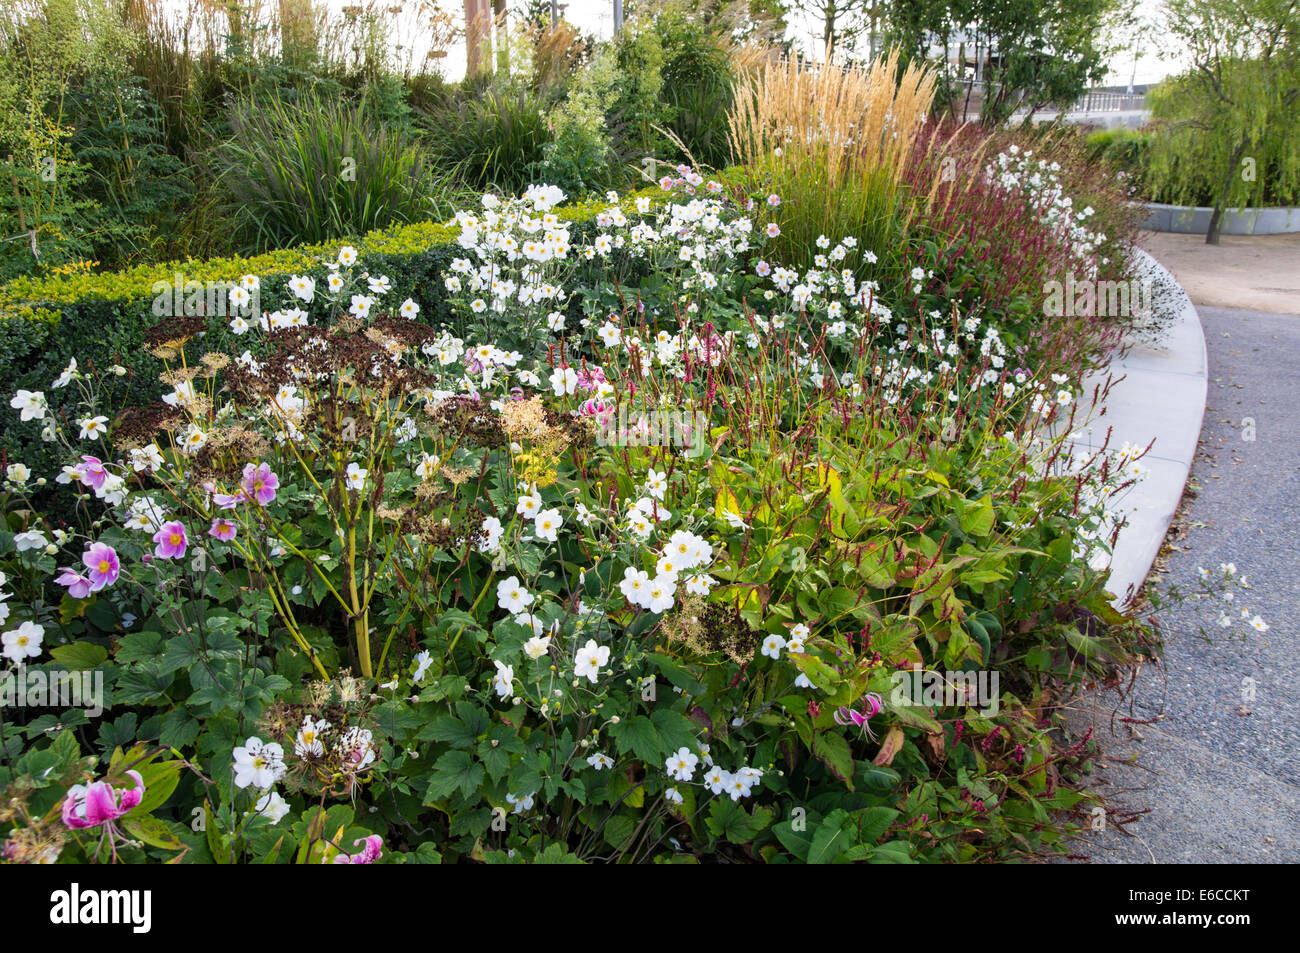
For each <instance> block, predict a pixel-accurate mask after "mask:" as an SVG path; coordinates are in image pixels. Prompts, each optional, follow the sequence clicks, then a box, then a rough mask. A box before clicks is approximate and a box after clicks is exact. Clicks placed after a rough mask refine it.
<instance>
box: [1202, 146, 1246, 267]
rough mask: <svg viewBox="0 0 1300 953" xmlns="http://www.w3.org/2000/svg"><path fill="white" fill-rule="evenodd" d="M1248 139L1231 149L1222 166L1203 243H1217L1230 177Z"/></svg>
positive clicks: (1243, 152)
mask: <svg viewBox="0 0 1300 953" xmlns="http://www.w3.org/2000/svg"><path fill="white" fill-rule="evenodd" d="M1247 145H1248V140H1245V139H1243V140H1242V141H1241V142H1240V144H1238V146H1237V148H1235V149H1233V150H1232V159H1231V161H1229V162H1228V164H1227V165H1226V166H1225V167H1224V170H1223V178H1221V179H1220V180H1219V187H1218V189H1217V190H1215V193H1214V212H1213V213H1211V215H1210V227H1209V228H1207V229H1206V230H1205V244H1207V245H1217V244H1219V229H1220V228H1221V227H1222V226H1223V213H1224V210H1225V209H1226V207H1227V205H1228V193H1229V192H1230V191H1231V190H1232V177H1233V176H1234V175H1236V174H1237V172H1238V170H1240V168H1241V157H1242V156H1244V155H1245V154H1246V148H1247Z"/></svg>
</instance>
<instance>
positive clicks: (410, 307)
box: [397, 298, 420, 320]
mask: <svg viewBox="0 0 1300 953" xmlns="http://www.w3.org/2000/svg"><path fill="white" fill-rule="evenodd" d="M397 310H398V312H399V313H400V314H401V316H402V317H404V318H406V319H407V320H413V319H414V318H415V316H416V315H417V314H419V313H420V306H419V305H418V304H416V303H415V302H414V301H412V300H411V299H410V298H407V299H406V300H405V301H403V302H402V306H401V307H400V308H398V309H397Z"/></svg>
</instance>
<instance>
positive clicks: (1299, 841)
mask: <svg viewBox="0 0 1300 953" xmlns="http://www.w3.org/2000/svg"><path fill="white" fill-rule="evenodd" d="M1197 310H1198V312H1199V314H1200V317H1201V321H1202V324H1203V326H1204V329H1205V338H1206V347H1207V350H1208V353H1209V391H1208V398H1207V407H1206V413H1205V420H1204V424H1203V427H1202V431H1201V441H1200V447H1199V449H1198V452H1197V455H1196V459H1195V462H1194V464H1193V468H1192V475H1191V479H1190V481H1189V488H1190V489H1191V490H1192V491H1193V492H1194V493H1195V496H1194V498H1192V499H1191V500H1190V505H1189V506H1188V507H1187V509H1186V512H1185V514H1184V525H1185V526H1186V527H1187V528H1188V531H1187V534H1186V536H1185V538H1183V539H1181V540H1180V541H1179V542H1178V543H1177V546H1178V547H1179V549H1177V550H1175V551H1174V552H1173V553H1172V555H1171V557H1170V558H1169V559H1168V560H1167V563H1166V566H1165V568H1166V570H1167V572H1166V573H1164V574H1160V575H1158V576H1157V577H1156V580H1158V584H1159V585H1160V587H1161V588H1163V589H1167V588H1168V587H1169V586H1170V585H1173V586H1178V587H1181V588H1183V589H1185V590H1192V589H1195V588H1196V578H1197V568H1198V567H1201V566H1204V567H1206V568H1207V569H1210V570H1211V571H1212V572H1217V570H1218V567H1219V564H1220V563H1228V562H1231V563H1234V564H1235V565H1236V567H1237V569H1238V570H1239V572H1241V573H1244V574H1245V575H1246V577H1247V578H1248V580H1249V582H1250V586H1251V588H1249V589H1242V588H1238V589H1237V590H1236V591H1235V593H1234V599H1233V600H1232V602H1231V603H1226V602H1218V601H1205V600H1199V601H1190V602H1186V603H1184V604H1182V605H1178V606H1167V607H1166V608H1165V609H1164V610H1162V612H1161V621H1162V624H1163V631H1164V638H1165V650H1164V665H1163V666H1162V667H1158V666H1147V667H1146V668H1145V669H1144V670H1143V671H1142V672H1141V673H1140V674H1139V676H1138V678H1137V681H1136V684H1135V685H1134V686H1133V687H1132V690H1131V694H1130V696H1129V698H1128V699H1127V700H1125V701H1123V702H1122V703H1121V702H1120V700H1118V699H1117V698H1115V697H1108V696H1101V697H1092V698H1087V699H1084V700H1082V701H1081V702H1080V708H1079V710H1078V711H1076V712H1075V713H1074V716H1073V717H1072V719H1071V727H1072V729H1073V730H1074V731H1075V732H1076V733H1077V732H1078V731H1080V730H1082V729H1083V728H1086V727H1087V726H1089V725H1093V726H1094V727H1095V729H1096V731H1097V736H1098V738H1099V741H1100V742H1101V744H1102V748H1103V751H1104V757H1103V758H1102V759H1100V760H1099V763H1098V768H1097V770H1096V771H1095V773H1094V775H1093V777H1092V779H1091V780H1090V782H1089V783H1090V786H1091V787H1092V788H1093V789H1094V790H1096V791H1097V792H1098V793H1100V794H1102V795H1103V796H1105V797H1106V799H1107V801H1108V804H1109V805H1110V807H1111V809H1112V813H1111V814H1109V815H1108V817H1107V820H1108V821H1109V822H1110V823H1108V824H1107V827H1106V829H1105V830H1104V831H1099V832H1090V833H1089V834H1088V835H1087V836H1085V837H1084V838H1081V840H1080V841H1079V842H1078V843H1076V845H1075V847H1074V850H1075V851H1076V852H1077V853H1080V854H1085V855H1087V856H1088V857H1089V858H1090V859H1091V860H1092V861H1093V862H1110V863H1152V862H1158V863H1187V862H1202V863H1240V862H1255V863H1260V862H1275V863H1300V640H1298V639H1297V635H1296V633H1297V631H1298V628H1297V624H1298V623H1300V566H1298V564H1300V315H1286V314H1266V313H1262V312H1258V311H1239V310H1229V309H1220V308H1208V307H1200V308H1198V309H1197ZM1252 426H1253V430H1252V429H1251V428H1252ZM1251 437H1253V439H1248V438H1251ZM1220 606H1226V607H1227V608H1228V611H1229V612H1230V613H1231V615H1232V616H1233V617H1234V618H1235V619H1236V622H1235V624H1234V626H1233V628H1232V629H1230V630H1224V629H1221V628H1220V627H1219V626H1218V625H1217V619H1218V617H1219V612H1220ZM1243 607H1248V608H1249V609H1250V611H1251V614H1252V615H1253V614H1255V613H1258V614H1259V615H1260V616H1262V617H1263V618H1264V619H1265V620H1266V621H1267V623H1268V625H1269V627H1270V628H1269V630H1268V631H1267V632H1264V633H1259V632H1256V631H1254V630H1253V629H1250V628H1249V627H1247V626H1246V625H1244V624H1243V622H1242V620H1241V618H1240V617H1241V609H1242V608H1243ZM1117 707H1119V709H1120V710H1119V715H1121V716H1124V717H1126V718H1129V719H1132V721H1128V722H1123V721H1120V720H1119V719H1118V718H1115V719H1112V718H1111V717H1110V716H1111V712H1112V711H1114V710H1115V709H1116V708H1117ZM1139 722H1149V723H1148V724H1141V723H1139ZM1126 812H1127V813H1128V815H1129V816H1132V815H1134V814H1136V815H1137V816H1138V819H1137V820H1136V821H1135V822H1132V823H1127V824H1125V823H1122V822H1123V820H1124V818H1125V816H1126ZM1114 821H1121V824H1118V825H1117V824H1115V823H1114ZM1120 828H1122V830H1121V829H1120ZM1125 830H1126V831H1127V832H1128V834H1125V833H1124V831H1125ZM1129 834H1131V835H1133V836H1128V835H1129Z"/></svg>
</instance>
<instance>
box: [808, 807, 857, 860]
mask: <svg viewBox="0 0 1300 953" xmlns="http://www.w3.org/2000/svg"><path fill="white" fill-rule="evenodd" d="M848 826H849V815H848V814H847V813H846V812H845V811H843V810H839V809H836V810H834V811H831V813H830V814H829V815H828V816H827V818H826V820H824V821H822V822H821V823H820V824H819V825H817V830H815V831H813V837H812V844H810V845H809V847H808V863H810V864H831V863H834V862H835V860H836V858H838V857H839V856H840V855H841V854H843V853H844V852H845V851H847V850H848V849H849V848H850V847H852V846H853V838H852V837H851V836H850V835H849V832H848V831H847V829H846V828H847V827H848Z"/></svg>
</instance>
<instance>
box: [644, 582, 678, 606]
mask: <svg viewBox="0 0 1300 953" xmlns="http://www.w3.org/2000/svg"><path fill="white" fill-rule="evenodd" d="M676 592H677V580H676V579H675V578H674V577H672V576H665V575H663V574H660V575H658V576H655V577H654V579H652V580H650V585H649V587H648V588H647V590H646V595H645V602H644V603H643V605H644V606H645V608H647V609H649V610H650V611H651V612H667V611H668V610H669V609H671V608H672V607H673V596H674V595H675V594H676Z"/></svg>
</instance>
